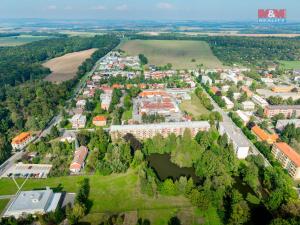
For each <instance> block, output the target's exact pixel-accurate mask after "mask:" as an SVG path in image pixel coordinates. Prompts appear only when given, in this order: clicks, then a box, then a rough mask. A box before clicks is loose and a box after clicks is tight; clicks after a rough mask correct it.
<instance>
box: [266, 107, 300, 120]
mask: <svg viewBox="0 0 300 225" xmlns="http://www.w3.org/2000/svg"><path fill="white" fill-rule="evenodd" d="M280 113H282V114H283V115H284V116H285V117H286V118H289V117H292V116H295V117H299V116H300V105H268V106H267V107H266V108H265V110H264V114H265V115H266V116H267V117H269V118H270V117H273V116H276V115H278V114H280Z"/></svg>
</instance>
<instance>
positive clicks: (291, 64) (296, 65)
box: [280, 61, 300, 69]
mask: <svg viewBox="0 0 300 225" xmlns="http://www.w3.org/2000/svg"><path fill="white" fill-rule="evenodd" d="M280 63H281V64H282V67H283V68H285V69H300V61H280Z"/></svg>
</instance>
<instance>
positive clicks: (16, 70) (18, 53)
mask: <svg viewBox="0 0 300 225" xmlns="http://www.w3.org/2000/svg"><path fill="white" fill-rule="evenodd" d="M116 43H118V39H117V38H116V37H115V36H110V35H106V36H95V37H91V38H81V37H71V38H55V39H47V40H42V41H36V42H32V43H29V44H26V45H23V46H16V47H5V48H0V55H1V58H0V86H2V85H4V84H10V85H16V84H19V83H22V82H25V81H27V80H31V79H35V78H41V77H43V76H45V75H47V74H49V73H50V70H49V69H47V68H44V67H43V66H42V65H41V62H43V61H45V60H47V59H51V58H54V57H57V56H60V55H63V54H66V53H70V52H76V51H81V50H86V49H90V48H104V47H105V49H111V46H116ZM105 49H102V51H103V50H105ZM96 54H98V53H96Z"/></svg>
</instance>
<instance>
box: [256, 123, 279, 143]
mask: <svg viewBox="0 0 300 225" xmlns="http://www.w3.org/2000/svg"><path fill="white" fill-rule="evenodd" d="M252 131H253V132H254V134H255V135H257V136H258V137H259V138H260V139H261V140H262V141H266V142H268V143H270V144H272V143H274V142H276V140H277V139H278V135H277V134H268V133H266V132H265V131H264V130H263V129H261V128H260V127H259V126H257V125H256V126H254V127H252Z"/></svg>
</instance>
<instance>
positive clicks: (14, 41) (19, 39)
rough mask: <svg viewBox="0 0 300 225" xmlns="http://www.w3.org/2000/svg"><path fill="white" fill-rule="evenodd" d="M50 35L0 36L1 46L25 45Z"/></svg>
mask: <svg viewBox="0 0 300 225" xmlns="http://www.w3.org/2000/svg"><path fill="white" fill-rule="evenodd" d="M48 38H49V37H48V36H32V35H20V36H13V37H0V47H6V46H18V45H24V44H27V43H30V42H34V41H40V40H44V39H48Z"/></svg>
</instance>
